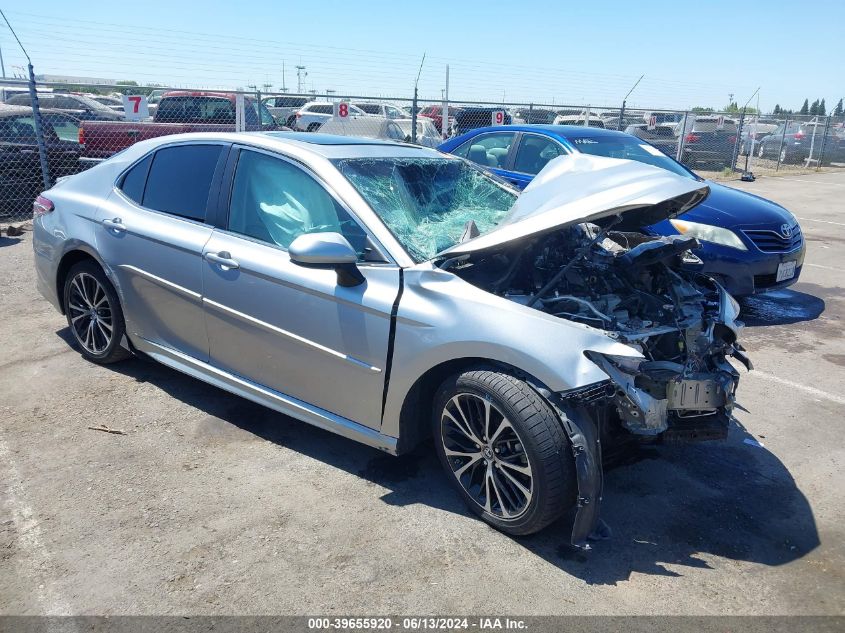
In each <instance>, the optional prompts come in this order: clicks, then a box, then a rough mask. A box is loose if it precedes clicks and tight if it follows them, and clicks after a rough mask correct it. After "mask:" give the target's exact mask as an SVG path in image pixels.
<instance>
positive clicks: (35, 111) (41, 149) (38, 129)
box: [0, 9, 53, 189]
mask: <svg viewBox="0 0 845 633" xmlns="http://www.w3.org/2000/svg"><path fill="white" fill-rule="evenodd" d="M0 16H3V21H4V22H5V23H6V26H8V27H9V30H10V31H11V32H12V35H14V36H15V40H16V41H17V43H18V46H20V47H21V50H22V51H23V54H24V56H25V57H26V61H27V65H28V66H29V98H30V100H31V102H32V121H33V123H34V124H35V140H36V142H37V143H38V160H39V162H40V163H41V179H42V180H43V181H44V188H45V189H49V188H50V187H52V186H53V182H52V180H51V178H50V164H49V163H48V162H47V146H46V144H45V143H44V123H43V121H42V120H41V109H40V108H39V107H38V92H37V91H36V89H35V71H34V70H33V68H32V60H31V59H30V58H29V53H27V52H26V49H25V48H24V47H23V44H21V41H20V39H19V38H18V34H17V33H15V29H13V28H12V25H11V24H9V20H8V18H6V14H5V13H3V9H0Z"/></svg>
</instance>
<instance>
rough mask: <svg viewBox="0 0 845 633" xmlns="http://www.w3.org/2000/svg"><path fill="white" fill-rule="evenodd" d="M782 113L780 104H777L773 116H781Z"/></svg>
mask: <svg viewBox="0 0 845 633" xmlns="http://www.w3.org/2000/svg"><path fill="white" fill-rule="evenodd" d="M780 112H781V110H780V104H779V103H776V104H775V109H774V110H772V114H780Z"/></svg>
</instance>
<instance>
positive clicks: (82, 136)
mask: <svg viewBox="0 0 845 633" xmlns="http://www.w3.org/2000/svg"><path fill="white" fill-rule="evenodd" d="M78 140H79V144H80V145H85V128H84V127H82V126H80V128H79V139H78Z"/></svg>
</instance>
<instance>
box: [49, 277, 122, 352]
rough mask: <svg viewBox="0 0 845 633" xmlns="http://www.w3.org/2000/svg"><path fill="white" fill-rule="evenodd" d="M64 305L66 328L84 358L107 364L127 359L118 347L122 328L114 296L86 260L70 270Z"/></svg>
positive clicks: (120, 316)
mask: <svg viewBox="0 0 845 633" xmlns="http://www.w3.org/2000/svg"><path fill="white" fill-rule="evenodd" d="M64 305H65V314H66V316H67V323H68V326H69V327H70V331H71V332H72V333H73V337H74V339H75V340H76V343H77V344H78V345H79V348H80V351H81V352H82V355H83V356H84V357H85V358H87V359H88V360H91V361H93V362H95V363H101V364H107V363H113V362H115V361H118V360H122V359H124V358H127V357H128V356H130V354H129V352H128V351H127V350H125V349H123V348H122V347H121V346H120V340H121V339H122V338H123V334H124V332H125V329H124V327H125V326H124V321H123V312H122V311H121V309H120V303H119V301H118V298H117V293H116V292H115V291H114V288H113V287H112V285H111V283H110V282H109V280H108V279H107V278H106V275H105V273H103V271H102V269H101V268H100V267H99V266H98V265H97V264H95V263H93V262H88V261H86V262H80V263H78V264H76V265H75V266H74V267H73V268H71V270H70V272H69V273H68V276H67V279H66V280H65V288H64Z"/></svg>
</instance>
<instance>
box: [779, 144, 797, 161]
mask: <svg viewBox="0 0 845 633" xmlns="http://www.w3.org/2000/svg"><path fill="white" fill-rule="evenodd" d="M792 162H795V161H794V158H793V156H792V154H790V153H789V152H787V151H786V147H784V148H783V149H781V150H780V164H781V165H788V164H789V163H792Z"/></svg>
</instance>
